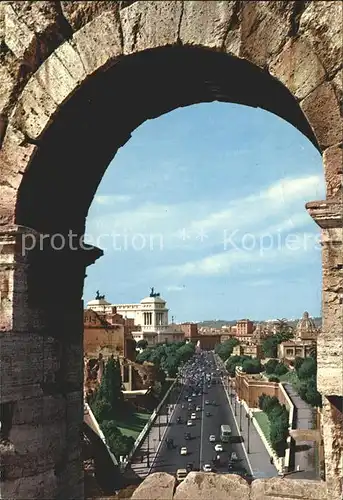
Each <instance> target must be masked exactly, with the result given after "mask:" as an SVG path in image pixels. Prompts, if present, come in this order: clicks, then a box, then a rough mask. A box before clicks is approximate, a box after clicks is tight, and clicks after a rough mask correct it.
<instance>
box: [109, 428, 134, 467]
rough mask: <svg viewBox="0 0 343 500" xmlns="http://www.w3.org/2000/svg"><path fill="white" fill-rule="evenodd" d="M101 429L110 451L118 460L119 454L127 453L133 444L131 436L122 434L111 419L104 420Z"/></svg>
mask: <svg viewBox="0 0 343 500" xmlns="http://www.w3.org/2000/svg"><path fill="white" fill-rule="evenodd" d="M101 429H102V431H103V433H104V436H105V438H106V442H107V444H108V446H109V448H110V450H111V451H112V453H113V454H114V455H115V456H116V458H117V459H118V460H119V457H120V456H125V455H128V453H129V452H130V450H131V449H132V447H133V445H134V439H133V437H132V436H124V435H123V434H122V433H121V431H120V430H119V429H118V427H117V426H116V424H115V422H114V421H113V420H105V421H104V422H102V424H101Z"/></svg>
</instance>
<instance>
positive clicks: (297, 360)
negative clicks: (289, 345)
mask: <svg viewBox="0 0 343 500" xmlns="http://www.w3.org/2000/svg"><path fill="white" fill-rule="evenodd" d="M304 361H305V358H300V357H299V356H296V358H295V360H294V368H295V371H296V372H297V374H298V370H299V368H300V367H301V365H302V364H303V362H304Z"/></svg>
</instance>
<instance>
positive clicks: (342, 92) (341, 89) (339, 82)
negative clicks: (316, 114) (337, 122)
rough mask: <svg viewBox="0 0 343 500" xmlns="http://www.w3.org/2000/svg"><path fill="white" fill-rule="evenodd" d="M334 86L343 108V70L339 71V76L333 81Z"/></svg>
mask: <svg viewBox="0 0 343 500" xmlns="http://www.w3.org/2000/svg"><path fill="white" fill-rule="evenodd" d="M332 84H333V87H334V89H335V92H336V96H337V99H338V102H339V105H340V108H341V109H342V107H343V69H341V70H340V71H338V73H337V75H336V76H335V77H334V78H333V79H332Z"/></svg>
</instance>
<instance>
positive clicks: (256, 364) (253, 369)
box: [242, 359, 263, 373]
mask: <svg viewBox="0 0 343 500" xmlns="http://www.w3.org/2000/svg"><path fill="white" fill-rule="evenodd" d="M242 370H243V371H244V372H246V373H260V372H261V371H262V370H263V366H262V365H261V362H260V360H259V359H246V360H245V361H243V364H242Z"/></svg>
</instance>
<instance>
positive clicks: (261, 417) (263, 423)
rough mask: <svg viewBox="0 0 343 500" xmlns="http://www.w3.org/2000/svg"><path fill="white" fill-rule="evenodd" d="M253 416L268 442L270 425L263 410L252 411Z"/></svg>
mask: <svg viewBox="0 0 343 500" xmlns="http://www.w3.org/2000/svg"><path fill="white" fill-rule="evenodd" d="M254 418H256V420H257V422H258V424H259V426H260V427H261V430H262V432H263V434H264V436H265V438H266V439H267V441H268V443H270V425H269V419H268V417H267V415H266V413H264V411H256V412H254Z"/></svg>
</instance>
